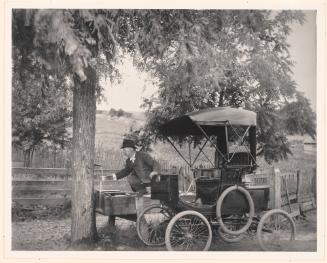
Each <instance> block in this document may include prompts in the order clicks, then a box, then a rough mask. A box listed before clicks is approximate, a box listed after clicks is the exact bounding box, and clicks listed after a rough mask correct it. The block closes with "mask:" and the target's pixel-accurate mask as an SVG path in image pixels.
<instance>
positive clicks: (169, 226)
mask: <svg viewBox="0 0 327 263" xmlns="http://www.w3.org/2000/svg"><path fill="white" fill-rule="evenodd" d="M185 215H193V216H197V217H200V218H201V219H202V220H203V221H204V223H205V224H206V226H207V228H208V232H209V238H208V241H207V244H206V246H205V247H204V249H203V250H202V251H207V250H209V248H210V245H211V241H212V230H211V226H210V224H209V222H208V220H207V219H206V218H205V216H204V215H202V214H200V213H199V212H196V211H193V210H187V211H183V212H180V213H178V214H177V215H175V216H174V217H173V218H172V219H171V220H170V222H169V224H168V226H167V229H166V234H165V243H166V248H167V250H168V251H174V249H173V248H172V246H171V244H170V233H171V231H172V228H173V226H174V225H175V223H176V222H177V221H178V220H179V219H180V218H181V217H183V216H185Z"/></svg>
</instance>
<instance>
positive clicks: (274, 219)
mask: <svg viewBox="0 0 327 263" xmlns="http://www.w3.org/2000/svg"><path fill="white" fill-rule="evenodd" d="M295 233H296V230H295V223H294V221H293V219H292V218H291V216H290V215H289V214H288V213H287V212H285V211H283V210H280V209H274V210H270V211H269V212H267V213H266V214H264V215H263V217H262V218H261V220H260V222H259V225H258V229H257V238H258V241H259V245H260V247H261V248H262V249H263V250H266V251H287V250H292V246H291V243H292V241H294V239H295Z"/></svg>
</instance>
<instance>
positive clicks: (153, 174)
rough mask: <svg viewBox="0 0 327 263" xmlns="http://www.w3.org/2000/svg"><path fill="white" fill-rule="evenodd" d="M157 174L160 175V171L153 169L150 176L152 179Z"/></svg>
mask: <svg viewBox="0 0 327 263" xmlns="http://www.w3.org/2000/svg"><path fill="white" fill-rule="evenodd" d="M155 175H158V173H157V172H156V171H152V172H151V173H150V175H149V176H150V179H152V177H153V176H155Z"/></svg>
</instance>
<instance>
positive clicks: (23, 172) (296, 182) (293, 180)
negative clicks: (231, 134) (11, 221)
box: [12, 168, 316, 216]
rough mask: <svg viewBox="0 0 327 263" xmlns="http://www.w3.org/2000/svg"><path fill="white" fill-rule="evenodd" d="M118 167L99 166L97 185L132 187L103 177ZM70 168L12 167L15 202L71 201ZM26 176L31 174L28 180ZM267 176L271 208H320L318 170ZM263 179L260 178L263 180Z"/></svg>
mask: <svg viewBox="0 0 327 263" xmlns="http://www.w3.org/2000/svg"><path fill="white" fill-rule="evenodd" d="M116 171H117V170H114V169H95V170H94V176H95V188H96V189H97V188H99V187H102V189H106V188H108V189H119V190H122V191H124V190H126V189H130V188H129V185H128V183H127V181H126V180H119V181H104V182H101V184H100V181H99V176H100V175H109V174H112V173H114V172H116ZM176 172H178V174H179V183H180V185H179V189H180V191H182V192H183V191H187V190H189V188H190V186H191V188H192V187H193V186H192V185H191V182H192V179H193V174H192V171H191V170H190V169H188V168H180V169H179V170H176ZM70 174H71V173H70V170H69V169H66V168H12V176H13V180H12V201H13V205H16V204H19V205H31V204H38V205H48V206H59V205H65V204H67V203H69V202H70V198H71V188H72V182H71V176H70ZM26 178H31V179H29V180H27V179H26ZM265 179H267V180H268V181H267V182H268V183H269V185H270V187H271V188H270V189H271V191H270V198H269V199H270V201H269V206H270V207H271V208H282V209H284V210H286V211H288V212H289V213H291V214H292V215H293V216H296V215H299V214H300V213H301V212H305V211H307V210H310V209H315V208H316V172H315V170H314V171H312V173H311V175H310V176H308V175H307V174H305V173H304V172H300V171H297V172H296V173H292V172H288V173H281V172H280V171H279V170H278V169H274V170H273V171H272V172H271V173H265V174H264V173H263V174H257V175H256V180H259V181H260V180H261V181H262V180H265ZM261 181H260V182H261Z"/></svg>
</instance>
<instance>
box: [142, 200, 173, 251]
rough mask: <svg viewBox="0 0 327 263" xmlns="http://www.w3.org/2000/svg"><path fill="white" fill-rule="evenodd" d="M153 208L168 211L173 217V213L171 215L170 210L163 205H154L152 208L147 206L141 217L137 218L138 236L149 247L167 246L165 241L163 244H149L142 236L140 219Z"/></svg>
mask: <svg viewBox="0 0 327 263" xmlns="http://www.w3.org/2000/svg"><path fill="white" fill-rule="evenodd" d="M153 208H158V209H159V208H161V209H164V210H166V211H167V213H168V214H169V215H170V216H171V213H169V211H168V209H167V208H165V207H163V206H162V205H160V204H154V205H150V206H147V207H146V208H144V209H143V211H142V212H141V213H140V215H139V216H138V217H137V220H136V231H137V235H138V236H139V238H140V240H141V241H142V242H143V243H144V244H145V245H147V246H163V245H164V244H165V239H164V240H163V242H162V243H158V244H154V243H149V242H148V241H146V240H145V239H144V238H143V236H142V234H141V229H140V225H141V221H140V218H141V217H142V216H143V215H144V214H145V213H146V212H147V211H149V210H151V209H153Z"/></svg>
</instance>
